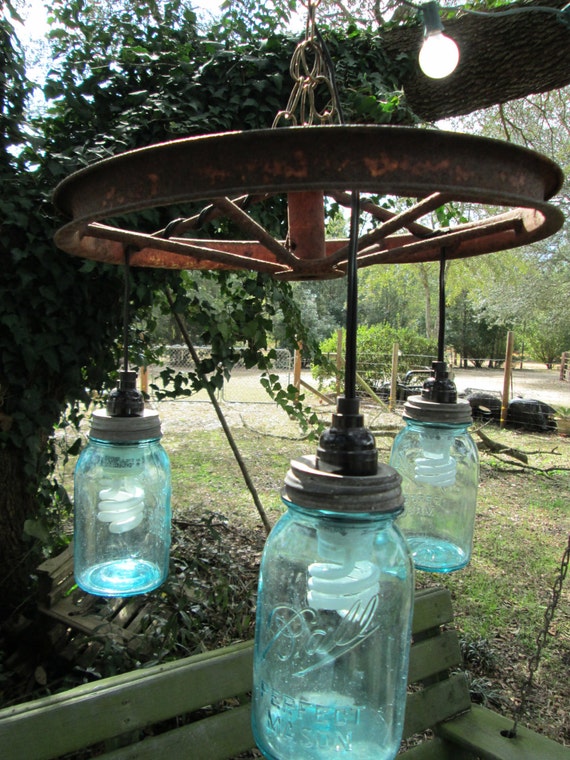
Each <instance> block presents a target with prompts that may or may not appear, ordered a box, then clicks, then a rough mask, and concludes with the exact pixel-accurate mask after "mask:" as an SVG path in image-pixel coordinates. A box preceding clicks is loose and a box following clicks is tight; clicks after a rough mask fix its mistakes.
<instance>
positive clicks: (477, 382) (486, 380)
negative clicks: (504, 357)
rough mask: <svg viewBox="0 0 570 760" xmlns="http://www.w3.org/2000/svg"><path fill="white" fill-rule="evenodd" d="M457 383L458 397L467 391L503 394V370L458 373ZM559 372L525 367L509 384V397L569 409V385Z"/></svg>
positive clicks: (460, 371) (455, 378)
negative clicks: (567, 407)
mask: <svg viewBox="0 0 570 760" xmlns="http://www.w3.org/2000/svg"><path fill="white" fill-rule="evenodd" d="M454 373H455V376H454V381H455V384H456V386H457V390H458V392H459V393H462V392H464V391H465V389H466V388H471V389H473V390H489V391H496V392H498V393H502V391H503V384H504V371H503V370H502V369H475V368H473V369H455V371H454ZM559 374H560V373H559V370H558V368H555V369H546V367H545V366H544V365H540V364H525V365H524V367H523V369H519V368H518V366H517V367H516V368H515V369H513V372H512V377H511V382H510V383H509V388H510V397H511V398H516V397H521V398H526V399H535V400H537V401H544V402H545V403H546V404H550V405H551V406H569V407H570V382H567V381H561V380H560V379H559Z"/></svg>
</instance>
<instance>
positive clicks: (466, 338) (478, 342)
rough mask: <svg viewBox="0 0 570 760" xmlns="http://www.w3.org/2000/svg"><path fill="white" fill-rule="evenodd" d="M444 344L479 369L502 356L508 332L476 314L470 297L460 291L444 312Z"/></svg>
mask: <svg viewBox="0 0 570 760" xmlns="http://www.w3.org/2000/svg"><path fill="white" fill-rule="evenodd" d="M446 328H447V331H446V338H447V341H446V342H447V344H448V345H451V346H453V347H454V348H455V349H456V351H458V352H459V353H460V354H461V357H462V359H463V361H464V362H465V363H466V362H467V361H471V362H472V363H473V364H474V365H475V366H476V367H481V366H482V365H483V361H484V360H486V359H499V358H502V357H503V356H504V353H505V343H506V337H507V329H506V327H504V326H501V325H497V324H493V323H492V322H490V321H489V320H487V319H485V317H484V316H481V315H480V314H478V313H477V310H476V309H475V307H474V306H473V304H472V303H471V301H470V299H469V295H468V293H467V292H466V291H463V292H462V293H461V295H460V296H459V297H457V298H456V300H455V302H454V303H453V305H452V306H451V307H450V308H448V310H447V325H446Z"/></svg>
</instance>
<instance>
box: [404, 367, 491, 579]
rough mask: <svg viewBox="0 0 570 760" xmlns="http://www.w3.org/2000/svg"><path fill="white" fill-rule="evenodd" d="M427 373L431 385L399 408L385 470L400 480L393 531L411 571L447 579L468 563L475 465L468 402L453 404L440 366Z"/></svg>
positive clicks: (476, 479)
mask: <svg viewBox="0 0 570 760" xmlns="http://www.w3.org/2000/svg"><path fill="white" fill-rule="evenodd" d="M433 369H434V378H433V380H432V382H429V381H428V383H426V387H424V389H423V391H422V394H421V395H420V396H411V397H410V398H409V399H408V400H407V402H406V403H405V405H404V421H405V423H406V426H405V428H404V429H403V430H401V431H400V432H399V433H398V435H397V436H396V438H395V440H394V445H393V448H392V454H391V457H390V464H391V465H392V467H394V468H395V469H396V470H397V471H398V472H399V473H400V475H401V476H402V490H403V492H404V496H405V500H406V511H405V513H404V515H403V516H402V517H401V518H400V519H399V521H398V525H399V528H400V530H401V531H402V533H403V534H404V536H405V537H406V539H407V541H408V544H409V547H410V551H411V552H412V558H413V561H414V565H415V567H416V569H418V570H427V571H429V572H438V573H448V572H452V571H454V570H460V569H461V568H462V567H465V565H467V564H468V562H469V560H470V559H471V549H472V544H473V529H474V525H475V509H476V505H477V488H478V484H479V459H478V453H477V447H476V445H475V443H474V441H473V439H472V437H471V435H470V434H469V427H470V425H471V423H472V417H471V406H470V405H469V402H468V401H463V400H457V394H456V391H455V386H454V384H453V383H452V382H451V381H449V380H448V378H447V372H446V368H445V364H443V363H441V362H434V365H433Z"/></svg>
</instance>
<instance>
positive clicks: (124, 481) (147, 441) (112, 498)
mask: <svg viewBox="0 0 570 760" xmlns="http://www.w3.org/2000/svg"><path fill="white" fill-rule="evenodd" d="M129 258H130V250H129V249H127V250H126V251H125V262H124V264H125V267H124V268H125V280H124V295H123V299H124V300H123V352H124V353H123V364H124V370H123V371H122V372H120V373H119V386H118V388H116V389H115V390H113V391H111V393H110V394H109V398H108V401H107V407H106V409H100V410H97V411H95V412H94V413H93V416H92V418H91V428H90V430H89V436H88V438H89V440H88V445H87V447H86V448H85V449H84V450H83V451H82V453H81V455H80V456H79V459H78V460H77V465H76V468H75V488H74V502H75V505H74V506H75V510H74V573H75V579H76V581H77V584H78V586H79V587H80V588H82V589H83V590H84V591H87V592H88V593H90V594H95V595H99V596H133V595H135V594H144V593H147V592H148V591H152V590H153V589H155V588H157V587H158V586H160V585H161V584H162V583H163V582H164V581H165V580H166V576H167V575H168V562H169V549H170V522H171V518H170V463H169V461H168V456H167V454H166V452H165V451H164V449H163V448H162V445H161V443H160V439H161V437H162V431H161V425H160V419H159V417H158V412H155V411H153V410H150V409H145V405H144V399H143V396H142V394H141V393H140V392H139V391H138V390H137V387H136V379H137V373H136V372H130V371H129V369H128V362H129V340H128V338H129V295H130V272H129Z"/></svg>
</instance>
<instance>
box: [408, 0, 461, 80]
mask: <svg viewBox="0 0 570 760" xmlns="http://www.w3.org/2000/svg"><path fill="white" fill-rule="evenodd" d="M422 14H423V17H424V43H423V45H422V47H421V50H420V55H419V59H418V60H419V64H420V68H421V70H422V71H423V72H424V74H425V75H426V76H428V77H430V78H431V79H444V78H445V77H448V76H449V75H450V74H451V73H452V72H453V71H455V69H456V68H457V64H458V63H459V48H458V47H457V45H456V43H455V42H454V41H453V40H452V39H451V38H450V37H447V36H446V35H445V34H443V24H442V23H441V19H440V18H439V7H438V4H437V3H436V2H429V3H424V4H423V5H422Z"/></svg>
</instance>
